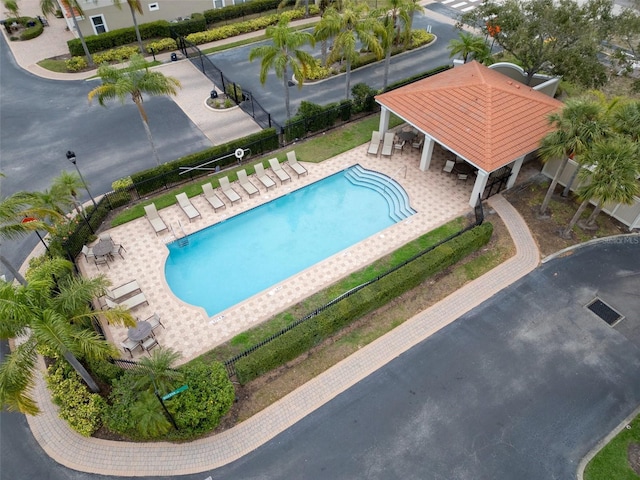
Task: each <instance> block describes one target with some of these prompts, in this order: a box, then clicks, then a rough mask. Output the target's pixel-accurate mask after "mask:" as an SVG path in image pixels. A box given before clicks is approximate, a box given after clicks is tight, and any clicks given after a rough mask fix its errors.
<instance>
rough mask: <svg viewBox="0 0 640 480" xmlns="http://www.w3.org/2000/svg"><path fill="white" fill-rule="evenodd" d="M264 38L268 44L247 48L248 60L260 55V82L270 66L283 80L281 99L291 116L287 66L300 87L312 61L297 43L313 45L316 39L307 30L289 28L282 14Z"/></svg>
mask: <svg viewBox="0 0 640 480" xmlns="http://www.w3.org/2000/svg"><path fill="white" fill-rule="evenodd" d="M265 34H266V36H267V38H270V39H271V45H261V46H259V47H254V48H252V49H251V51H250V52H249V61H251V62H252V61H254V60H255V59H256V58H261V59H262V62H261V64H260V83H262V84H263V85H264V83H265V82H266V81H267V74H268V73H269V70H271V69H273V70H274V71H275V73H276V76H277V77H278V78H281V79H282V80H283V84H284V102H285V108H286V111H287V119H289V118H291V108H290V106H289V67H291V70H292V71H293V77H294V78H295V79H296V81H297V83H298V88H302V84H303V83H304V78H305V76H306V74H307V70H308V68H309V65H312V64H313V62H315V60H314V58H313V57H312V56H311V55H310V54H309V53H307V52H305V51H304V50H300V47H302V46H303V45H306V44H307V43H308V44H310V45H311V46H315V44H316V41H315V39H314V38H313V35H311V34H310V33H309V32H302V31H294V30H291V28H289V20H288V19H287V18H285V17H282V18H281V19H280V21H279V22H278V24H277V25H271V26H269V27H267V30H266V32H265Z"/></svg>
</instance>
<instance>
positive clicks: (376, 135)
mask: <svg viewBox="0 0 640 480" xmlns="http://www.w3.org/2000/svg"><path fill="white" fill-rule="evenodd" d="M380 140H381V138H380V132H379V131H378V130H374V131H373V132H371V143H369V149H368V150H367V154H368V155H375V156H376V157H377V156H378V151H379V150H380Z"/></svg>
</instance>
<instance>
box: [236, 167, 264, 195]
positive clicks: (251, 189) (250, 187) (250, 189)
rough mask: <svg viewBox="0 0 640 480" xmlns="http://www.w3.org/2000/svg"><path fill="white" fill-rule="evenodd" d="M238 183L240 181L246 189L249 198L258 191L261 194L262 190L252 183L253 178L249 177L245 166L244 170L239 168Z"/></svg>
mask: <svg viewBox="0 0 640 480" xmlns="http://www.w3.org/2000/svg"><path fill="white" fill-rule="evenodd" d="M238 183H240V186H241V187H242V188H243V189H244V191H245V192H247V195H249V198H251V197H252V196H253V195H255V194H256V193H257V194H258V195H260V190H258V189H257V188H256V186H255V185H254V184H253V183H251V180H249V178H247V171H246V170H245V169H244V168H243V169H242V170H238Z"/></svg>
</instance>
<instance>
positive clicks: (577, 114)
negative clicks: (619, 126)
mask: <svg viewBox="0 0 640 480" xmlns="http://www.w3.org/2000/svg"><path fill="white" fill-rule="evenodd" d="M548 118H549V123H550V124H552V125H554V126H555V127H556V129H555V130H554V131H552V132H550V133H548V134H547V135H546V136H544V137H543V138H542V140H541V141H540V150H539V153H540V157H541V158H542V160H543V161H544V162H547V161H549V160H551V159H555V158H562V162H561V164H560V167H559V168H558V170H557V171H556V174H555V176H554V177H553V180H552V181H551V185H549V189H548V190H547V193H546V195H545V197H544V200H543V201H542V205H541V206H540V215H544V214H546V212H547V208H548V206H549V202H550V201H551V196H552V195H553V192H554V190H555V188H556V185H557V184H558V180H559V178H560V176H561V175H562V173H563V172H564V169H565V167H566V166H567V163H568V162H569V158H574V157H576V156H579V155H580V154H582V153H583V152H584V151H585V150H586V149H587V147H588V146H589V144H590V143H591V142H593V141H595V140H597V139H599V138H601V137H602V136H603V135H604V134H605V132H607V131H608V130H609V126H608V123H607V122H605V121H604V118H603V115H602V106H601V105H600V103H598V102H595V101H593V100H591V99H586V98H577V99H569V100H567V102H566V103H565V105H564V107H563V109H562V110H561V111H559V112H555V113H552V114H551V115H549V117H548Z"/></svg>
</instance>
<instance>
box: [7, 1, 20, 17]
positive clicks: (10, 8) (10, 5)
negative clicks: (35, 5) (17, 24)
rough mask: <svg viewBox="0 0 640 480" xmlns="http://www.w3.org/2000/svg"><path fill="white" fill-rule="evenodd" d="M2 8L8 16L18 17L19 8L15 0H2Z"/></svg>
mask: <svg viewBox="0 0 640 480" xmlns="http://www.w3.org/2000/svg"><path fill="white" fill-rule="evenodd" d="M4 8H6V9H7V13H8V16H10V17H13V18H20V8H19V7H18V2H17V1H16V0H4Z"/></svg>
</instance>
